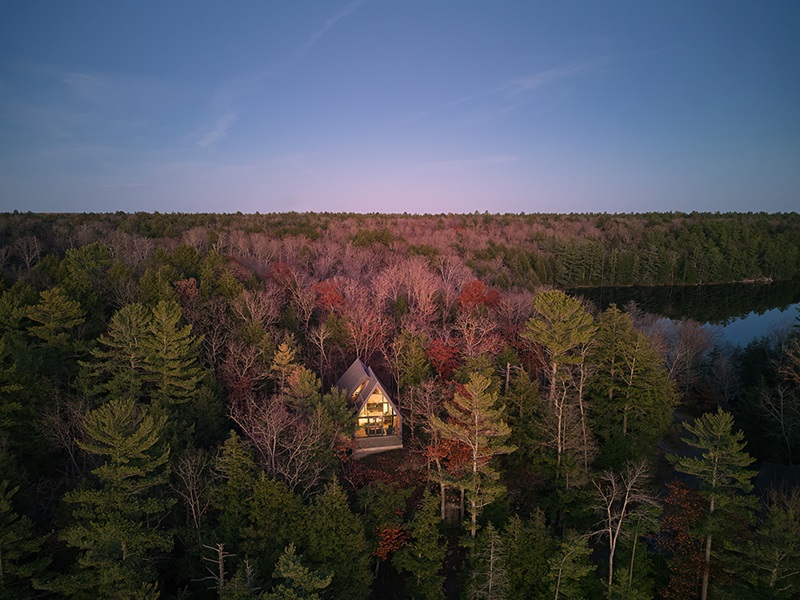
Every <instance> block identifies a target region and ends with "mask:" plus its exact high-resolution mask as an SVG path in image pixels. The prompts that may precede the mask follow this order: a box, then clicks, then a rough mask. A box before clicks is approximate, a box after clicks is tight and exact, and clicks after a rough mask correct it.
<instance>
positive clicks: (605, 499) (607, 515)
mask: <svg viewBox="0 0 800 600" xmlns="http://www.w3.org/2000/svg"><path fill="white" fill-rule="evenodd" d="M649 479H650V467H649V465H648V463H647V462H646V461H641V462H638V463H635V464H632V463H628V464H627V465H626V467H625V471H624V472H623V473H619V474H618V473H614V472H613V471H611V470H608V471H604V472H603V473H601V474H600V476H599V477H597V478H596V479H593V480H592V483H593V484H594V487H595V490H596V491H597V496H596V497H597V500H598V503H597V504H596V505H595V509H596V510H597V512H598V513H599V514H600V522H599V526H600V528H599V529H598V531H597V533H598V534H600V535H602V536H605V537H606V540H607V542H608V580H607V585H608V596H609V598H610V597H611V594H612V586H613V583H614V556H615V554H616V551H617V547H618V544H619V540H620V535H621V533H622V528H623V525H624V524H625V522H626V521H627V519H628V517H630V515H631V513H632V512H633V510H635V509H636V508H637V507H638V506H642V505H654V504H655V503H656V500H655V496H654V495H653V494H652V492H651V491H650V490H649V488H648V482H649Z"/></svg>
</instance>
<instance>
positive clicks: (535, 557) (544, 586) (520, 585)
mask: <svg viewBox="0 0 800 600" xmlns="http://www.w3.org/2000/svg"><path fill="white" fill-rule="evenodd" d="M503 548H504V549H505V564H506V576H507V577H508V594H507V597H508V600H532V599H534V598H535V599H544V598H550V597H551V594H550V590H549V587H548V583H547V577H548V571H549V565H548V562H547V561H548V558H549V557H550V556H551V555H552V554H553V552H554V551H555V549H556V543H555V540H553V537H552V535H551V534H550V531H549V530H548V528H547V525H546V523H545V519H544V513H543V512H542V510H541V509H539V508H537V509H535V510H534V512H533V515H532V516H531V518H530V520H525V521H523V520H522V518H520V516H519V515H512V516H511V518H510V519H509V520H508V525H506V528H505V530H504V531H503Z"/></svg>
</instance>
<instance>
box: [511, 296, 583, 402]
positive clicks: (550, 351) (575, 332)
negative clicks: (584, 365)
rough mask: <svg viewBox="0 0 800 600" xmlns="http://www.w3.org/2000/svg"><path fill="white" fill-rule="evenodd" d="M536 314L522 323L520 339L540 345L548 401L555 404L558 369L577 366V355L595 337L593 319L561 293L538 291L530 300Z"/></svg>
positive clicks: (578, 357)
mask: <svg viewBox="0 0 800 600" xmlns="http://www.w3.org/2000/svg"><path fill="white" fill-rule="evenodd" d="M533 305H534V308H535V309H536V313H537V315H536V316H535V317H533V318H532V319H530V320H529V321H528V323H527V324H526V327H525V331H524V332H523V333H522V337H523V338H525V339H527V340H530V341H532V342H534V343H536V344H539V345H540V346H542V347H543V348H544V350H545V352H546V353H547V355H548V357H549V358H550V375H549V379H550V395H549V400H550V402H551V403H552V402H554V401H555V397H556V385H557V382H558V370H559V367H560V366H561V365H563V364H577V363H578V362H580V360H581V356H580V353H579V352H576V351H577V350H578V349H580V348H581V347H583V346H587V345H588V344H589V343H590V342H591V341H592V337H593V336H594V334H595V331H596V327H595V325H594V319H593V318H592V316H591V315H590V314H589V313H587V312H586V310H585V309H584V308H583V306H581V303H580V302H579V301H578V300H576V299H575V298H572V297H570V296H567V295H566V294H565V293H564V292H561V291H557V290H551V291H547V292H541V293H539V294H537V295H536V297H535V298H534V299H533Z"/></svg>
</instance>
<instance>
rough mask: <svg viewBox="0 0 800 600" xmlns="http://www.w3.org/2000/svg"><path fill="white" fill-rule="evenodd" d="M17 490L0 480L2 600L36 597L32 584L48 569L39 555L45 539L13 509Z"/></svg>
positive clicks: (0, 588) (0, 594)
mask: <svg viewBox="0 0 800 600" xmlns="http://www.w3.org/2000/svg"><path fill="white" fill-rule="evenodd" d="M18 490H19V488H18V487H14V488H10V487H9V483H8V481H5V480H3V481H0V600H23V599H24V598H33V597H35V592H34V591H33V589H32V587H31V583H32V581H33V580H34V579H36V578H39V577H41V576H42V575H43V569H44V568H45V567H46V566H47V561H46V560H45V559H44V558H42V557H41V555H40V554H39V552H40V550H41V547H42V544H43V542H44V538H43V537H39V536H36V535H35V534H34V531H33V522H32V521H31V520H30V519H29V518H28V517H26V516H25V515H20V514H19V513H17V512H16V511H15V510H14V507H13V506H12V500H13V498H14V495H15V494H16V493H17V491H18Z"/></svg>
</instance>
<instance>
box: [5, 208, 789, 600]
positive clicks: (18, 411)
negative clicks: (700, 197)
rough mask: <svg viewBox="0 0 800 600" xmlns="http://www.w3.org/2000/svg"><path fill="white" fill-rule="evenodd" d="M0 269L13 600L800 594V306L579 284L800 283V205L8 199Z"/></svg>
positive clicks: (8, 592) (8, 584)
mask: <svg viewBox="0 0 800 600" xmlns="http://www.w3.org/2000/svg"><path fill="white" fill-rule="evenodd" d="M0 266H2V280H0V598H13V599H24V598H77V599H84V598H92V599H96V598H125V599H127V598H130V599H134V598H135V599H155V598H162V599H176V600H177V599H188V598H199V599H209V600H211V599H220V600H222V599H224V600H233V599H237V600H238V599H242V600H244V599H253V600H255V599H259V600H289V599H334V598H335V599H356V600H357V599H364V600H366V599H368V598H376V599H378V598H380V599H384V598H386V599H401V598H409V599H418V600H423V599H442V600H443V599H445V598H447V599H450V598H468V599H509V600H511V599H514V600H516V599H519V600H524V599H554V600H559V599H570V598H610V599H631V600H634V599H635V600H645V599H650V598H659V599H660V598H664V599H676V600H677V599H692V598H700V599H701V600H706V599H707V598H711V599H717V598H726V599H727V598H732V599H738V598H741V599H751V598H775V599H777V598H787V599H789V598H796V597H798V596H800V568H798V565H800V470H799V469H800V467H798V466H797V463H798V461H800V317H798V319H797V325H796V326H795V327H793V328H792V329H791V331H788V332H784V333H781V334H777V333H776V334H774V335H770V336H765V337H762V338H760V339H757V340H754V341H753V342H751V343H750V344H748V345H747V346H745V347H732V346H731V345H729V344H724V343H722V342H721V341H720V340H719V339H717V338H715V336H714V335H713V333H712V332H711V331H710V330H709V329H707V328H705V327H703V326H702V324H701V323H699V322H697V321H694V320H691V319H688V318H685V319H667V318H663V316H662V315H658V314H651V313H648V312H646V311H645V310H643V309H642V308H641V307H640V306H638V305H637V304H636V303H635V302H629V303H626V304H625V305H624V306H617V305H614V304H611V305H609V306H607V307H600V306H598V305H597V304H595V303H593V302H592V301H591V300H589V299H587V298H588V297H589V294H588V293H587V294H586V295H584V294H582V293H581V292H582V289H586V290H587V292H588V291H589V290H590V288H595V287H603V286H624V285H637V286H648V285H671V286H687V285H693V286H694V285H710V284H717V283H726V282H770V281H785V280H792V279H797V278H798V277H800V216H799V215H798V214H796V213H789V214H766V213H748V214H742V213H736V214H707V213H691V214H684V213H647V214H630V215H617V214H615V215H608V214H580V215H577V214H570V215H555V214H537V215H524V214H523V215H492V214H488V213H484V214H478V213H475V214H467V215H454V214H442V215H399V214H398V215H385V214H369V215H362V214H333V213H323V214H310V213H303V214H300V213H283V214H264V215H262V214H250V215H245V214H239V213H237V214H159V213H134V214H128V213H114V214H33V213H19V212H14V213H5V214H0ZM356 358H360V359H361V360H363V361H364V363H366V364H368V365H369V366H370V367H371V368H372V369H374V371H375V373H376V374H377V375H378V377H379V378H380V380H381V381H382V382H383V385H384V386H385V388H386V389H387V390H388V392H389V393H390V394H391V396H392V399H393V401H394V402H395V403H396V405H397V406H398V408H399V410H400V413H401V415H402V420H403V449H402V450H393V451H390V452H383V453H376V454H373V455H369V456H364V457H355V456H354V450H355V449H356V441H355V438H354V418H355V411H354V407H353V403H352V400H351V398H350V397H348V396H347V394H345V393H344V391H342V390H340V389H338V388H337V387H336V386H335V385H334V384H335V383H336V382H337V380H338V379H339V377H340V376H341V375H342V374H343V373H344V372H345V371H346V370H347V369H348V367H349V366H350V365H351V364H352V363H353V361H354V360H355V359H356Z"/></svg>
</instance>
